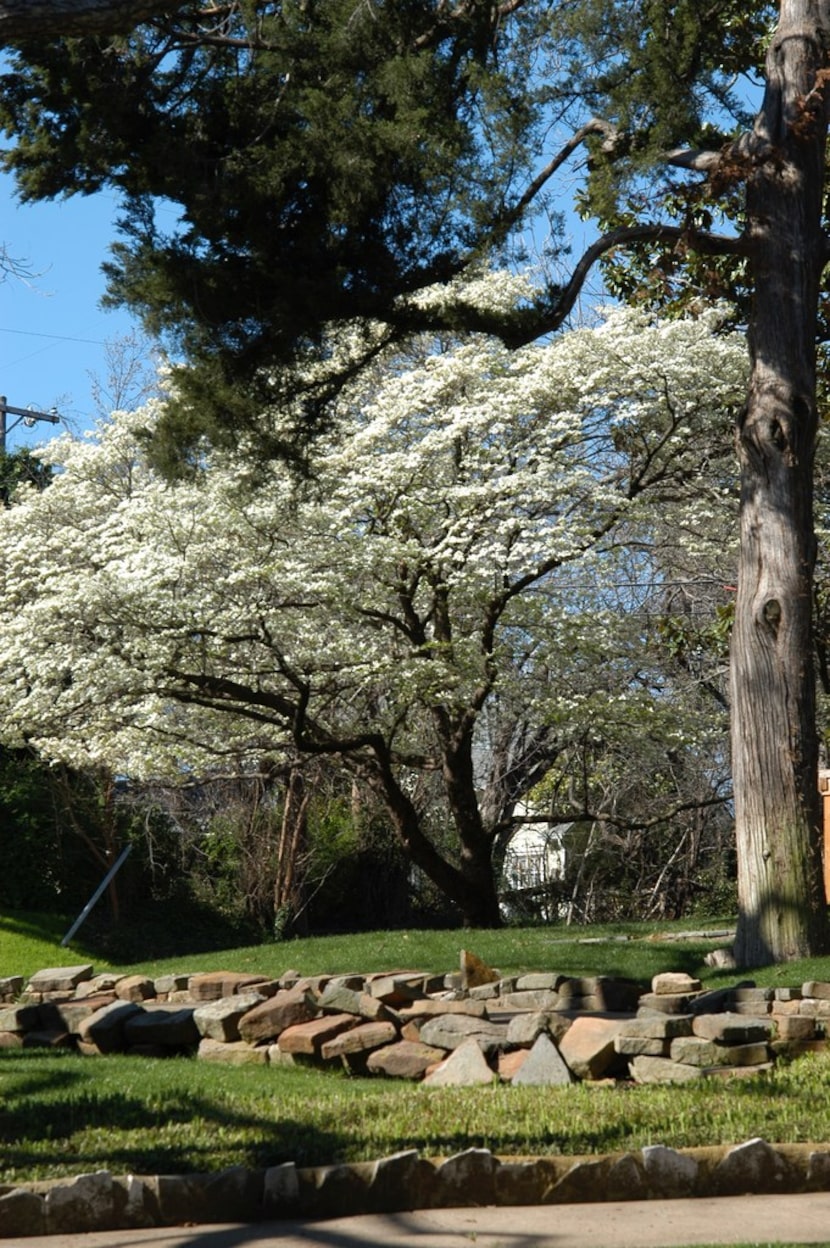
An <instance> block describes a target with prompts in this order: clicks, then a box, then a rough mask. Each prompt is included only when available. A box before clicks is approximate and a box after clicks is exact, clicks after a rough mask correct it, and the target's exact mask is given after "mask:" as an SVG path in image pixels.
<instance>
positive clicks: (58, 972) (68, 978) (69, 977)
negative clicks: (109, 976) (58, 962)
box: [27, 962, 93, 992]
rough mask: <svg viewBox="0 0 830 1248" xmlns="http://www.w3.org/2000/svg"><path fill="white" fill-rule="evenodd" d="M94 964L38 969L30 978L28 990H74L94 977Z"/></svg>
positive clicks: (86, 963)
mask: <svg viewBox="0 0 830 1248" xmlns="http://www.w3.org/2000/svg"><path fill="white" fill-rule="evenodd" d="M92 969H93V968H92V965H91V964H90V963H89V962H85V963H83V965H81V966H49V967H45V968H44V970H42V971H36V972H35V974H34V975H33V976H32V978H31V979H30V980H29V983H28V986H27V992H74V990H75V988H76V987H77V986H78V984H80V983H82V982H83V981H84V980H85V979H91V978H92Z"/></svg>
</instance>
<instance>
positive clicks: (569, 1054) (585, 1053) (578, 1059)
mask: <svg viewBox="0 0 830 1248" xmlns="http://www.w3.org/2000/svg"><path fill="white" fill-rule="evenodd" d="M622 1026H623V1022H622V1020H619V1021H617V1020H612V1019H607V1018H592V1017H591V1016H590V1015H587V1014H586V1015H582V1016H580V1017H579V1018H575V1019H574V1020H573V1022H572V1023H571V1025H570V1027H569V1028H568V1030H567V1031H566V1032H565V1034H564V1036H563V1037H562V1039H561V1040H560V1042H559V1051H560V1052H561V1054H562V1056H563V1058H564V1059H565V1061H566V1062H567V1063H568V1066H569V1067H570V1068H571V1070H572V1071H573V1072H574V1074H575V1075H578V1076H579V1078H580V1079H601V1078H602V1076H603V1075H604V1074H605V1073H606V1071H607V1070H608V1069H609V1067H610V1066H611V1064H612V1062H613V1061H614V1060H615V1058H616V1057H617V1052H616V1049H615V1048H614V1042H615V1040H616V1038H617V1035H618V1034H619V1032H620V1030H621V1028H622Z"/></svg>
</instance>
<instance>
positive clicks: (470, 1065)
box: [424, 1040, 496, 1088]
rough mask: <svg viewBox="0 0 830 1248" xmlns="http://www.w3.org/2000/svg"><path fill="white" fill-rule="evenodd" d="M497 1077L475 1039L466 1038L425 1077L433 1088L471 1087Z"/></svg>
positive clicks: (427, 1083)
mask: <svg viewBox="0 0 830 1248" xmlns="http://www.w3.org/2000/svg"><path fill="white" fill-rule="evenodd" d="M495 1078H496V1074H495V1071H493V1070H492V1069H491V1068H490V1066H488V1064H487V1060H486V1058H485V1056H484V1054H483V1053H482V1051H481V1049H480V1048H479V1046H478V1044H477V1043H476V1041H475V1040H465V1041H464V1043H463V1044H460V1045H459V1046H458V1048H457V1049H455V1050H454V1052H452V1053H451V1054H450V1056H449V1057H448V1058H447V1059H446V1061H444V1062H441V1064H440V1065H439V1066H436V1068H435V1070H433V1071H432V1072H431V1073H430V1074H428V1075H427V1076H426V1078H425V1079H424V1084H425V1085H427V1086H429V1087H431V1088H469V1087H473V1086H474V1085H476V1084H481V1083H492V1082H493V1081H494V1079H495Z"/></svg>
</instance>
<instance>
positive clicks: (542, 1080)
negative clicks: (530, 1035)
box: [511, 1035, 573, 1086]
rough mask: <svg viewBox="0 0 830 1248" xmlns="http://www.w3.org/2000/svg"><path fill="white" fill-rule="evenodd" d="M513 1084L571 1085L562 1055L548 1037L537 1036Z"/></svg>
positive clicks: (571, 1079)
mask: <svg viewBox="0 0 830 1248" xmlns="http://www.w3.org/2000/svg"><path fill="white" fill-rule="evenodd" d="M511 1082H512V1083H514V1084H532V1085H536V1086H547V1085H553V1086H561V1085H563V1084H566V1083H573V1075H572V1074H571V1072H570V1069H569V1068H568V1065H567V1063H566V1062H565V1060H564V1058H563V1057H562V1054H561V1053H560V1052H559V1050H558V1049H557V1047H556V1045H555V1044H554V1043H553V1041H552V1040H551V1038H550V1036H548V1035H541V1036H539V1037H538V1038H537V1039H536V1041H535V1043H534V1045H533V1048H532V1049H531V1050H530V1052H529V1053H528V1055H527V1057H526V1059H525V1061H524V1062H523V1063H522V1065H521V1067H520V1069H519V1071H518V1073H517V1074H515V1075H514V1076H513V1079H512V1081H511Z"/></svg>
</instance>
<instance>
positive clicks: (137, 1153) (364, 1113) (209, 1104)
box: [0, 1049, 830, 1183]
mask: <svg viewBox="0 0 830 1248" xmlns="http://www.w3.org/2000/svg"><path fill="white" fill-rule="evenodd" d="M829 1094H830V1057H828V1056H827V1055H824V1054H822V1055H813V1056H810V1057H807V1058H800V1059H799V1060H798V1061H796V1062H793V1063H792V1064H791V1065H789V1066H786V1067H779V1068H778V1069H776V1070H775V1071H774V1072H772V1073H770V1074H769V1075H762V1076H756V1077H754V1078H753V1079H748V1080H734V1081H725V1080H714V1079H713V1080H706V1081H701V1082H700V1083H693V1084H681V1085H671V1086H669V1085H662V1086H659V1085H656V1086H648V1087H645V1086H643V1087H640V1086H631V1085H619V1086H616V1087H615V1086H611V1085H591V1084H587V1083H583V1084H575V1085H573V1086H571V1087H566V1088H521V1087H511V1086H509V1085H498V1086H491V1087H488V1088H461V1089H455V1088H434V1089H429V1088H426V1087H424V1086H422V1085H420V1084H414V1085H413V1084H409V1083H405V1082H402V1081H400V1082H399V1081H392V1080H380V1079H363V1078H354V1077H349V1076H347V1075H345V1074H344V1073H341V1072H340V1071H336V1070H333V1071H331V1072H328V1071H319V1070H313V1069H309V1068H294V1069H285V1068H279V1067H267V1066H266V1067H232V1066H220V1065H215V1064H213V1063H208V1062H199V1061H195V1060H192V1059H186V1058H171V1059H167V1060H154V1059H149V1058H130V1057H126V1056H118V1057H115V1056H114V1057H107V1058H82V1057H79V1056H76V1055H75V1054H72V1053H69V1052H66V1053H59V1052H50V1051H48V1050H36V1049H28V1050H0V1104H2V1112H0V1157H1V1158H2V1161H1V1162H0V1181H2V1182H7V1183H12V1182H20V1181H22V1180H24V1179H32V1178H48V1177H53V1176H57V1175H65V1174H77V1173H82V1172H84V1171H89V1170H96V1169H99V1168H105V1169H111V1170H113V1171H115V1172H117V1173H123V1172H128V1171H132V1172H135V1173H154V1172H155V1173H159V1172H160V1173H176V1172H178V1173H186V1172H188V1171H202V1170H217V1169H221V1168H223V1167H225V1166H232V1165H246V1166H266V1165H275V1164H278V1163H280V1162H284V1161H295V1162H296V1163H297V1164H299V1165H312V1164H321V1165H322V1164H329V1163H334V1162H338V1161H349V1160H352V1161H354V1160H366V1159H371V1158H373V1157H380V1156H384V1155H387V1154H389V1153H394V1152H397V1151H398V1150H400V1149H407V1148H417V1149H419V1150H420V1151H421V1152H422V1154H423V1155H424V1156H449V1155H451V1154H452V1153H455V1152H459V1151H462V1150H463V1149H466V1148H471V1147H483V1148H489V1149H491V1150H492V1151H493V1152H494V1153H498V1154H501V1155H510V1156H531V1155H537V1154H577V1155H578V1154H585V1153H607V1152H614V1151H617V1150H627V1149H638V1148H642V1147H643V1146H644V1145H647V1144H666V1145H668V1146H670V1147H675V1148H682V1147H690V1146H693V1145H707V1144H728V1143H738V1142H741V1141H743V1140H747V1139H751V1138H753V1137H754V1136H762V1137H763V1138H765V1139H766V1140H768V1141H770V1142H771V1143H796V1142H804V1141H813V1142H819V1141H830V1095H829Z"/></svg>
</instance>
